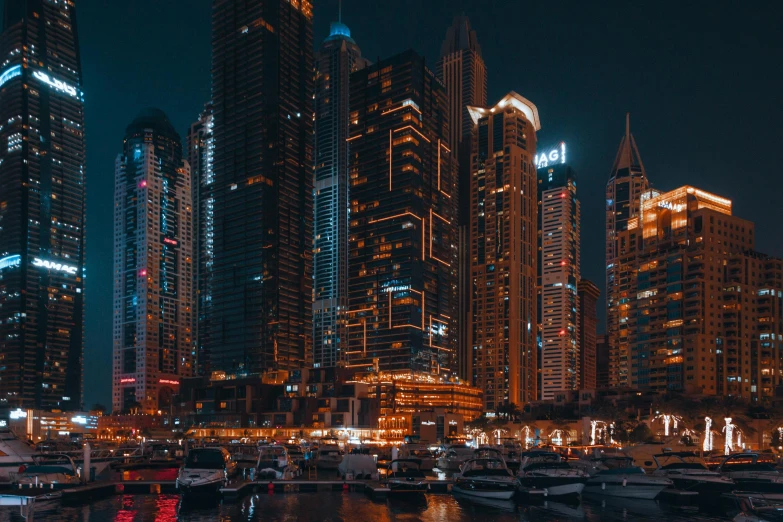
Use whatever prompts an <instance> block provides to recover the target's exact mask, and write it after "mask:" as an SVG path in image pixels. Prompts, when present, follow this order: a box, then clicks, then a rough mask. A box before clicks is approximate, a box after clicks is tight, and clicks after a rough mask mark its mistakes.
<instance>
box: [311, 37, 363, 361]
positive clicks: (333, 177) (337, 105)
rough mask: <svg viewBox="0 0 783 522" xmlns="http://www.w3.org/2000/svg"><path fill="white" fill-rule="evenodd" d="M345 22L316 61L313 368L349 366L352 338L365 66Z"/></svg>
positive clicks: (326, 40)
mask: <svg viewBox="0 0 783 522" xmlns="http://www.w3.org/2000/svg"><path fill="white" fill-rule="evenodd" d="M365 62H366V61H365V60H364V59H362V56H361V50H360V49H359V46H358V45H356V42H354V41H353V39H352V38H351V31H350V30H349V29H348V27H346V26H345V25H344V24H343V23H342V22H335V23H333V24H332V25H331V29H330V31H329V36H328V37H327V38H326V39H325V40H324V41H323V43H322V44H321V47H320V49H319V51H318V55H317V57H316V75H315V190H314V201H313V205H314V207H315V219H314V222H313V225H314V243H313V287H314V295H313V299H314V300H313V359H312V363H313V365H314V366H316V367H319V366H335V365H336V364H337V363H338V362H344V361H345V357H344V353H343V352H344V351H345V346H347V342H348V337H347V335H346V331H345V325H346V314H347V312H348V214H349V212H348V198H349V190H348V142H347V141H346V139H347V138H348V113H349V103H350V102H349V100H350V78H351V73H352V72H353V71H356V70H358V69H361V68H362V67H364V66H365Z"/></svg>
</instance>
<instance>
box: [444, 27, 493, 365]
mask: <svg viewBox="0 0 783 522" xmlns="http://www.w3.org/2000/svg"><path fill="white" fill-rule="evenodd" d="M436 71H437V75H438V78H439V79H440V80H441V81H442V82H443V85H444V86H445V87H446V97H447V100H448V112H449V122H450V126H449V139H448V146H449V147H450V148H451V151H452V155H453V157H454V158H456V159H457V162H458V180H459V181H458V187H457V192H458V194H459V196H458V200H459V201H458V212H457V227H458V228H457V234H458V236H459V237H458V238H457V245H458V256H457V277H458V283H457V287H458V289H457V291H458V295H459V298H458V303H459V304H458V306H457V318H458V319H457V321H456V323H457V350H456V370H457V374H458V375H459V376H460V377H461V378H462V379H470V371H469V368H470V358H471V350H470V331H469V330H468V328H469V325H470V295H471V294H470V289H471V279H470V165H471V163H470V155H471V152H472V148H473V144H472V142H471V139H472V135H473V120H472V118H471V117H470V114H469V112H468V107H469V106H473V107H486V105H487V69H486V66H485V65H484V58H483V57H482V54H481V46H479V44H478V39H477V38H476V32H475V31H474V30H473V29H471V26H470V21H469V20H468V18H467V17H466V16H455V17H454V21H453V23H452V24H451V27H449V28H448V30H447V31H446V38H445V39H444V40H443V44H442V45H441V50H440V59H439V60H438V63H437V65H436Z"/></svg>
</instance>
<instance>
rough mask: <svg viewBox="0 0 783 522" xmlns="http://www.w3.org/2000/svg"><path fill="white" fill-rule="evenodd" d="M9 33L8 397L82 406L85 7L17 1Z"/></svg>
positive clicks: (2, 138) (3, 341) (3, 177)
mask: <svg viewBox="0 0 783 522" xmlns="http://www.w3.org/2000/svg"><path fill="white" fill-rule="evenodd" d="M2 20H3V22H2V32H0V56H2V61H0V122H2V123H0V144H2V146H0V400H3V401H8V403H9V404H13V405H14V406H21V407H23V408H40V409H49V408H53V409H61V410H78V409H80V408H81V403H82V389H83V374H82V366H83V348H84V346H83V345H84V342H83V341H84V249H85V246H84V243H85V187H86V183H85V138H84V94H83V92H82V73H81V55H80V51H79V36H78V23H77V19H76V5H75V3H74V2H73V1H72V0H61V1H59V2H54V1H50V0H8V1H6V2H4V10H3V17H2Z"/></svg>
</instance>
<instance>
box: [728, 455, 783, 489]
mask: <svg viewBox="0 0 783 522" xmlns="http://www.w3.org/2000/svg"><path fill="white" fill-rule="evenodd" d="M776 464H777V460H776V458H775V456H774V455H773V454H771V453H766V454H765V453H752V452H747V453H733V454H731V455H728V456H727V457H726V458H725V459H724V460H723V462H721V464H720V465H719V466H718V468H717V469H716V470H715V471H716V472H717V473H720V474H721V475H723V476H724V477H728V478H730V479H731V480H733V481H734V483H735V484H736V489H737V490H738V491H743V492H753V493H763V494H764V497H765V498H767V500H769V499H771V498H775V499H777V500H783V474H781V473H780V472H779V471H778V470H777V469H776V467H775V466H776Z"/></svg>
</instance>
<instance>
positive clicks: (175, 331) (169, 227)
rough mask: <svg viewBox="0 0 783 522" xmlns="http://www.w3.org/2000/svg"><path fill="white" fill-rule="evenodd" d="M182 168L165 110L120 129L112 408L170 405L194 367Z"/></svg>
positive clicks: (186, 176)
mask: <svg viewBox="0 0 783 522" xmlns="http://www.w3.org/2000/svg"><path fill="white" fill-rule="evenodd" d="M190 182H191V177H190V166H189V165H188V163H187V162H186V161H184V160H183V158H182V142H181V140H180V136H179V134H178V133H177V131H176V130H174V127H173V126H172V124H171V122H170V121H169V119H168V118H167V117H166V114H165V113H163V111H161V110H159V109H145V110H143V111H141V112H140V113H139V115H138V116H137V117H136V119H135V120H133V122H132V123H131V124H130V125H129V126H128V127H127V129H126V131H125V139H124V142H123V149H122V153H120V154H119V155H118V156H117V159H116V161H115V169H114V328H113V334H114V336H113V337H114V343H113V344H114V351H113V355H114V356H113V362H114V364H113V369H114V371H113V383H112V411H115V412H121V411H122V412H124V411H128V410H130V409H136V408H138V409H140V410H141V411H142V412H143V413H148V414H151V413H155V412H157V411H159V410H162V411H168V410H169V409H170V408H171V403H172V396H173V395H175V394H176V393H177V391H178V387H179V383H180V380H181V379H182V378H184V377H190V376H191V375H192V374H193V371H194V344H193V325H194V299H193V296H194V275H195V269H194V265H195V263H194V260H193V205H192V202H191V197H192V194H191V188H190Z"/></svg>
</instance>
